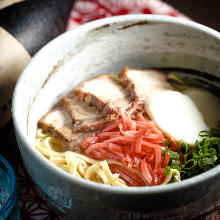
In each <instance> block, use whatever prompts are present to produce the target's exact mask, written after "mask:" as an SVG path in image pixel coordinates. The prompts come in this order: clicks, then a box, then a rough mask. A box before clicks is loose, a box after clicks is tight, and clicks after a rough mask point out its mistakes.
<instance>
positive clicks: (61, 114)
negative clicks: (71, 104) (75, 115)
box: [38, 106, 72, 133]
mask: <svg viewBox="0 0 220 220" xmlns="http://www.w3.org/2000/svg"><path fill="white" fill-rule="evenodd" d="M71 125H72V119H71V115H70V114H69V112H67V111H66V110H65V109H64V108H63V107H62V106H59V107H56V108H54V109H52V110H50V111H49V112H47V113H46V114H45V115H43V116H42V117H41V119H40V120H39V121H38V126H39V127H41V128H43V129H45V130H46V131H50V132H52V133H53V132H54V130H57V129H58V128H61V127H64V126H71Z"/></svg>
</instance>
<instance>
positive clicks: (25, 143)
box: [12, 14, 220, 195]
mask: <svg viewBox="0 0 220 220" xmlns="http://www.w3.org/2000/svg"><path fill="white" fill-rule="evenodd" d="M141 21H149V22H159V23H160V24H177V25H180V26H185V27H189V28H191V29H194V30H198V31H201V32H203V33H206V34H207V35H209V36H212V37H214V38H215V39H218V40H220V33H219V32H217V31H215V30H213V29H211V28H209V27H206V26H204V25H201V24H198V23H195V22H193V21H190V20H186V19H183V18H175V17H170V16H164V15H146V14H132V15H122V16H114V17H109V18H104V19H99V20H95V21H92V22H88V23H86V24H83V25H81V26H79V27H76V28H74V29H72V30H70V31H67V32H65V33H63V34H61V35H60V36H58V37H56V38H55V39H53V40H52V41H50V42H49V43H48V44H46V45H45V46H44V47H43V48H41V49H40V50H39V51H38V52H37V53H36V54H35V55H34V56H33V58H32V59H31V61H30V62H29V63H28V65H27V66H26V67H25V69H24V70H23V72H22V74H21V75H20V77H19V79H18V80H17V83H16V86H15V89H14V94H13V99H12V118H13V124H14V129H15V133H16V136H17V139H20V140H21V142H22V144H21V145H22V148H23V149H24V150H26V151H28V152H29V153H30V154H31V155H32V156H33V158H34V159H35V160H37V161H39V162H40V163H41V164H42V166H44V167H46V168H47V169H49V170H50V172H51V174H54V175H58V176H59V178H61V179H65V180H66V181H68V182H70V183H72V184H79V185H81V187H84V188H87V189H91V190H94V191H99V192H102V193H111V194H112V193H114V194H120V195H122V194H126V195H138V194H141V195H145V194H148V195H150V194H157V193H167V192H171V191H176V190H183V189H187V188H189V187H192V186H195V185H197V184H199V183H203V182H205V181H206V180H208V179H209V178H213V177H215V176H216V175H220V165H218V166H216V167H214V168H212V169H211V170H209V171H206V172H205V173H202V174H200V175H198V176H195V177H192V178H189V179H186V180H183V181H182V182H179V183H171V184H167V185H159V186H151V187H124V188H123V187H112V186H109V185H105V184H100V183H96V182H92V181H88V180H85V179H83V178H78V177H75V176H73V175H71V174H70V173H67V172H66V171H64V170H62V169H60V168H59V167H57V166H56V165H54V164H52V163H51V162H49V161H48V160H47V159H46V158H45V157H44V156H43V155H42V154H41V153H40V152H39V151H38V150H37V149H36V148H35V147H34V146H33V143H31V141H30V140H28V137H27V136H26V135H25V134H23V133H22V132H21V131H22V129H21V126H20V122H19V121H20V120H19V115H18V110H17V109H18V108H19V107H18V106H19V104H17V101H16V100H17V99H18V98H19V96H20V95H19V94H20V92H19V91H20V90H21V89H22V87H23V86H22V82H23V81H24V79H25V78H26V76H27V75H28V74H29V72H30V71H29V69H30V68H31V66H32V63H34V62H35V60H37V59H38V57H40V56H42V55H43V54H44V51H46V50H47V47H48V46H50V47H51V45H56V43H57V42H59V41H62V39H63V38H64V36H67V35H69V34H72V35H74V33H80V32H83V31H91V30H94V29H97V28H100V27H102V26H104V25H106V24H110V25H111V24H115V23H116V24H117V23H121V22H134V23H135V22H141ZM19 147H21V146H19Z"/></svg>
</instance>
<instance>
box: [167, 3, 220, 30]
mask: <svg viewBox="0 0 220 220" xmlns="http://www.w3.org/2000/svg"><path fill="white" fill-rule="evenodd" d="M164 1H165V2H168V3H169V4H171V5H172V6H173V7H174V8H176V9H178V10H179V11H180V12H182V13H183V14H185V15H187V16H188V17H190V18H192V19H193V20H194V21H196V22H198V23H201V24H204V25H206V26H208V27H211V28H213V29H215V30H217V31H220V0H164Z"/></svg>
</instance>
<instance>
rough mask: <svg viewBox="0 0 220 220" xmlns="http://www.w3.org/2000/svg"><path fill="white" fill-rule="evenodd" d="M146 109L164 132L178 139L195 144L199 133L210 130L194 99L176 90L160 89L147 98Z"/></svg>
mask: <svg viewBox="0 0 220 220" xmlns="http://www.w3.org/2000/svg"><path fill="white" fill-rule="evenodd" d="M145 107H146V111H147V113H148V115H149V117H150V118H151V119H152V120H154V121H155V122H156V124H157V126H158V128H159V129H161V130H162V131H163V133H164V134H165V135H166V136H168V137H170V138H174V139H175V140H176V141H180V140H183V141H185V142H186V143H188V144H194V143H195V141H196V140H199V139H200V137H199V133H200V131H203V130H208V129H209V128H208V126H207V125H206V123H205V122H204V120H203V117H202V114H201V113H200V112H199V110H198V108H197V107H196V105H195V104H194V103H193V101H192V100H191V99H190V98H189V97H188V96H186V95H184V94H182V93H180V92H176V91H169V90H167V91H165V90H164V91H160V92H158V93H155V94H154V95H153V96H152V97H150V98H149V96H148V97H147V98H146V103H145Z"/></svg>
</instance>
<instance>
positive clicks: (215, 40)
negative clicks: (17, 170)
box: [12, 15, 220, 219]
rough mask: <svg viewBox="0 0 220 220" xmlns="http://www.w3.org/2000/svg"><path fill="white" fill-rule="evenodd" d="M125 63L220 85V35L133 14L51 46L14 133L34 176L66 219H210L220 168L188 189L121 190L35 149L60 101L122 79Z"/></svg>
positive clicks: (26, 89)
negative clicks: (110, 76)
mask: <svg viewBox="0 0 220 220" xmlns="http://www.w3.org/2000/svg"><path fill="white" fill-rule="evenodd" d="M125 65H129V66H131V67H139V68H146V67H156V68H174V69H193V70H194V72H195V73H196V74H195V75H196V76H197V77H201V78H202V79H203V80H204V81H205V82H207V83H209V84H210V85H213V86H218V85H219V84H218V83H219V77H220V33H218V32H216V31H214V30H212V29H210V28H208V27H205V26H202V25H200V24H197V23H194V22H191V21H187V20H183V19H177V18H172V17H166V16H155V15H127V16H118V17H112V18H107V19H102V20H97V21H94V22H91V23H87V24H85V25H82V26H80V27H78V28H75V29H73V30H72V31H69V32H66V33H64V34H63V35H61V36H59V37H58V38H56V39H54V40H53V41H51V42H50V43H49V44H47V45H46V46H45V47H43V48H42V49H41V50H40V51H39V52H38V53H37V54H36V55H35V56H34V57H33V58H32V60H31V62H30V63H29V64H28V65H27V67H26V68H25V69H24V71H23V73H22V75H21V77H20V78H19V80H18V82H17V85H16V88H15V91H14V97H13V108H12V111H13V121H14V127H15V131H16V137H17V141H18V145H19V149H20V151H21V155H22V158H23V160H24V164H25V167H26V168H27V170H28V173H29V174H30V176H31V177H32V178H33V180H34V181H35V183H36V184H37V185H38V187H39V188H40V189H41V191H42V193H43V194H44V195H45V198H46V199H48V201H50V203H51V204H52V205H54V206H55V207H56V208H58V209H59V210H61V211H62V212H64V213H66V216H67V217H66V219H160V218H162V219H166V218H171V219H182V218H191V217H196V216H198V215H201V214H203V213H204V212H205V211H207V210H209V208H211V207H212V205H213V204H214V203H215V201H217V200H218V199H220V166H217V167H215V168H213V169H212V170H210V171H208V172H206V173H203V174H201V175H198V176H196V177H193V178H190V179H187V180H184V181H182V182H181V183H174V184H169V185H165V186H153V187H133V188H119V187H111V186H107V185H102V184H98V183H94V182H89V181H86V180H84V179H79V178H76V177H74V176H72V175H70V174H69V173H67V172H65V171H63V170H61V169H59V168H58V167H56V166H55V165H53V164H52V163H50V162H49V161H48V160H47V159H46V158H45V157H44V156H42V155H41V154H40V153H39V152H38V151H37V150H36V149H35V148H34V139H35V134H36V128H37V121H38V120H39V118H40V117H41V116H42V115H43V114H44V113H46V112H47V111H48V110H50V109H51V108H52V106H53V105H54V104H55V103H56V102H57V101H58V100H59V99H60V97H62V96H63V95H64V94H66V93H68V92H70V91H72V90H73V89H74V87H75V86H76V85H77V84H78V83H79V82H81V81H83V80H86V79H88V78H90V77H92V76H95V75H96V74H100V73H106V72H110V73H118V72H119V71H120V70H121V69H122V68H123V66H125ZM192 75H193V74H192ZM188 76H190V77H191V75H189V74H188Z"/></svg>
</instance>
